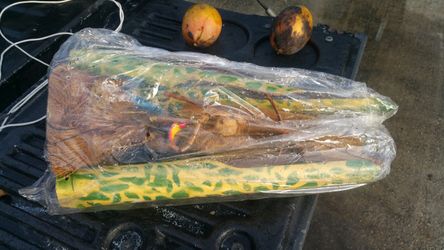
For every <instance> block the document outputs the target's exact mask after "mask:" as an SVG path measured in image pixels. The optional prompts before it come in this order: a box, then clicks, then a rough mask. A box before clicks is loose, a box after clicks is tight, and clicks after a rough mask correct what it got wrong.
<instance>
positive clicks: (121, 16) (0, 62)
mask: <svg viewBox="0 0 444 250" xmlns="http://www.w3.org/2000/svg"><path fill="white" fill-rule="evenodd" d="M70 1H72V0H61V1H21V2H16V3H13V4H10V5H8V6H6V7H5V8H3V10H2V11H1V12H0V21H1V18H2V16H3V14H4V12H5V11H6V10H7V9H9V8H11V7H14V6H16V5H20V4H29V3H43V4H60V3H67V2H70ZM109 1H111V2H113V3H114V4H115V5H116V6H117V8H118V9H119V19H120V23H119V26H117V28H116V29H115V31H116V32H120V31H121V30H122V26H123V22H124V20H125V13H124V12H123V8H122V5H121V4H120V3H119V2H117V1H116V0H109ZM61 35H73V33H71V32H58V33H54V34H51V35H47V36H43V37H38V38H29V39H25V40H21V41H18V42H12V41H11V40H9V39H8V38H7V37H6V36H5V35H4V34H3V32H2V30H1V28H0V36H1V37H2V38H3V39H5V41H6V42H8V43H9V44H10V45H9V46H8V47H7V48H6V49H5V50H3V52H2V53H1V54H0V79H1V77H2V72H1V71H2V66H3V58H4V55H5V53H6V52H7V51H9V50H10V49H11V48H12V47H15V48H17V49H19V50H20V51H21V52H23V53H24V54H25V55H27V56H28V57H30V58H31V59H34V60H35V61H37V62H39V63H41V64H43V65H45V66H47V67H51V66H50V65H49V64H48V63H45V62H43V61H42V60H40V59H38V58H36V57H34V56H33V55H31V54H29V53H28V52H26V51H25V50H24V49H22V48H21V47H20V46H18V45H19V44H22V43H27V42H34V41H41V40H45V39H48V38H51V37H55V36H61ZM46 85H48V80H45V81H43V82H42V83H41V84H39V85H38V86H37V87H36V88H35V89H33V90H32V91H31V92H29V93H28V94H27V95H26V96H25V97H24V98H23V99H21V100H20V101H18V102H17V103H16V104H15V105H14V106H13V107H12V108H11V109H10V110H9V111H8V113H7V115H6V117H5V119H4V120H3V122H2V124H1V125H0V132H1V131H2V130H3V129H5V128H10V127H19V126H27V125H30V124H34V123H37V122H40V121H42V120H44V119H45V118H46V115H44V116H42V117H40V118H38V119H36V120H34V121H29V122H22V123H13V124H8V125H6V122H7V121H8V119H9V115H11V114H13V113H15V112H16V111H17V110H19V109H20V108H21V107H22V106H23V105H25V104H26V103H27V102H28V101H29V100H30V99H31V98H32V97H33V96H34V95H35V94H36V93H38V92H39V91H40V90H41V89H43V88H44V87H45V86H46Z"/></svg>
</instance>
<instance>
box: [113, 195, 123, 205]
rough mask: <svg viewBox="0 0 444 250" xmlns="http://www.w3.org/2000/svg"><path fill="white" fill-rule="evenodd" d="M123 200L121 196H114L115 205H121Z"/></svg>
mask: <svg viewBox="0 0 444 250" xmlns="http://www.w3.org/2000/svg"><path fill="white" fill-rule="evenodd" d="M121 200H122V198H121V197H120V194H114V196H113V203H119V202H120V201H121Z"/></svg>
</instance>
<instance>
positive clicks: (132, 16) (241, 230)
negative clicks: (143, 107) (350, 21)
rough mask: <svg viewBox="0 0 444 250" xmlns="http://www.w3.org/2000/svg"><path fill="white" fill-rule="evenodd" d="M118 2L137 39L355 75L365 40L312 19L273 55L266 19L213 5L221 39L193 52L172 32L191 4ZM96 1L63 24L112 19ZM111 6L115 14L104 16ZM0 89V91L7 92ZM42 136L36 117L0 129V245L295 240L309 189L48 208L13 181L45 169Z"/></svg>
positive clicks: (250, 244)
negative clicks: (135, 205)
mask: <svg viewBox="0 0 444 250" xmlns="http://www.w3.org/2000/svg"><path fill="white" fill-rule="evenodd" d="M82 2H83V1H82ZM125 3H126V4H125V5H124V6H125V8H126V9H125V11H126V22H125V25H124V27H123V32H124V33H127V34H129V35H132V36H134V37H136V38H137V39H138V40H139V41H140V42H141V43H142V44H144V45H147V46H155V47H161V48H165V49H168V50H174V51H176V50H188V51H201V52H205V53H210V54H215V55H218V56H221V57H225V58H228V59H230V60H235V61H246V62H252V63H255V64H259V65H264V66H279V67H298V68H307V69H312V70H318V71H324V72H328V73H332V74H337V75H342V76H345V77H350V78H353V77H354V76H355V75H356V72H357V69H358V65H359V61H360V58H361V56H362V52H363V48H364V46H365V36H363V35H354V34H347V33H337V32H333V31H330V30H329V29H328V27H327V26H323V25H320V26H317V27H315V29H314V32H313V37H312V40H311V42H310V43H309V44H308V45H307V46H306V47H305V48H304V49H303V50H302V51H301V52H299V53H297V54H296V55H294V56H289V57H281V56H276V55H275V53H274V52H273V50H272V49H271V47H270V45H269V43H268V35H269V33H270V26H271V23H272V19H271V18H269V17H262V16H254V15H243V14H239V13H234V12H229V11H223V10H221V11H220V13H221V15H222V18H223V20H224V27H223V31H222V35H221V37H220V39H219V40H218V41H217V42H216V44H215V45H214V46H212V47H211V48H209V49H206V50H198V49H194V48H190V47H188V46H186V45H185V44H184V42H183V39H182V37H181V33H180V20H181V18H182V16H183V13H184V12H185V10H186V8H187V7H188V6H189V5H190V3H187V2H183V1H176V0H174V1H142V0H139V1H137V0H132V1H127V2H125ZM79 4H80V3H79ZM82 4H85V3H84V2H83V3H82ZM102 4H105V3H104V1H97V2H95V3H94V4H91V3H90V4H85V5H82V6H84V7H85V8H87V10H86V11H79V13H80V14H79V16H76V17H75V18H74V19H73V17H72V16H69V17H67V20H66V23H68V22H71V24H70V25H71V26H70V27H71V28H73V29H74V30H77V29H78V28H80V26H81V24H80V20H82V24H83V25H86V26H94V27H99V25H103V26H106V27H109V28H111V27H115V26H116V25H117V14H116V12H115V9H113V7H114V6H112V5H108V4H106V6H104V7H103V8H101V7H102ZM59 8H66V7H63V6H60V7H59ZM35 11H38V9H37V10H35ZM109 11H114V12H113V13H112V14H110V15H109V14H108V13H109ZM85 13H87V15H85ZM82 15H85V16H82ZM86 16H88V17H87V18H86ZM73 20H77V21H78V23H76V22H74V21H73ZM63 27H67V26H63ZM59 44H60V42H54V41H50V42H48V43H47V44H46V46H47V47H45V48H42V50H41V51H40V52H39V51H37V52H36V53H37V54H40V55H41V53H42V51H43V52H44V56H46V57H48V58H50V57H51V55H52V53H54V52H55V51H56V50H57V48H58V46H59ZM6 60H8V58H7V59H6ZM29 63H31V64H32V63H33V62H29V61H25V62H22V64H20V63H18V64H19V65H20V69H21V70H19V71H16V72H13V73H11V74H10V77H9V78H8V79H7V80H6V81H4V82H2V83H1V84H0V88H1V87H2V86H3V87H4V86H6V87H4V89H7V88H9V87H10V86H11V85H14V84H22V87H21V89H20V91H21V92H20V93H21V94H22V93H23V92H24V91H23V89H28V88H29V84H28V85H26V84H27V83H23V82H21V80H23V77H26V75H27V74H28V75H29V74H32V75H33V76H34V77H38V78H41V77H43V76H44V75H45V73H46V70H45V69H39V71H36V70H35V68H33V67H30V66H29ZM11 67H12V66H11ZM38 78H37V79H38ZM35 81H36V80H35ZM4 89H2V90H1V92H0V93H1V95H5V96H8V93H7V92H3V91H4ZM17 91H19V90H17ZM14 98H16V97H14ZM10 99H11V98H10ZM46 101H47V92H46V90H45V91H42V92H41V93H40V94H38V95H37V96H35V97H34V98H33V99H32V100H31V101H30V102H29V103H28V104H27V105H26V106H25V107H24V108H23V109H22V110H21V111H20V112H19V113H18V114H16V116H15V117H13V118H12V119H11V122H22V121H29V120H32V119H35V118H38V117H40V116H41V115H43V114H44V113H45V112H46ZM3 104H4V105H7V104H11V102H6V101H4V103H3ZM5 110H8V109H5ZM44 141H45V123H44V121H42V122H40V123H38V124H35V125H32V126H26V127H19V128H11V129H7V130H5V131H4V132H1V133H0V145H1V146H0V189H3V190H5V191H7V192H8V195H7V196H4V197H1V198H0V249H1V248H6V249H9V248H18V249H38V248H45V249H46V248H50V249H59V248H61V247H63V248H77V249H89V248H100V247H101V248H111V249H135V248H136V247H140V248H141V249H143V248H154V249H174V248H179V249H196V248H197V249H276V248H283V249H301V248H302V246H303V242H304V238H305V235H306V233H307V231H308V227H309V224H310V220H311V216H312V214H313V211H314V207H315V203H316V198H317V197H316V196H315V195H309V196H299V197H294V198H274V199H262V200H255V201H243V202H225V203H210V204H199V205H188V206H176V207H161V208H147V209H137V210H129V211H105V212H97V213H80V214H72V215H66V216H50V215H48V214H46V213H45V211H44V209H43V208H42V207H41V206H40V205H38V204H36V203H34V202H30V201H28V200H26V199H25V198H22V197H20V196H19V195H18V194H17V190H18V189H19V188H21V187H24V186H27V185H30V184H32V183H33V182H34V181H36V180H37V179H38V178H39V177H40V176H41V175H42V174H43V172H44V171H45V169H46V167H47V164H46V162H45V161H44V159H43V146H44Z"/></svg>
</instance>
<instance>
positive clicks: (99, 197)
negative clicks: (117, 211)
mask: <svg viewBox="0 0 444 250" xmlns="http://www.w3.org/2000/svg"><path fill="white" fill-rule="evenodd" d="M80 200H82V201H91V200H102V201H107V200H109V198H108V196H106V195H104V194H102V193H100V192H92V193H90V194H88V195H87V196H86V197H81V198H80Z"/></svg>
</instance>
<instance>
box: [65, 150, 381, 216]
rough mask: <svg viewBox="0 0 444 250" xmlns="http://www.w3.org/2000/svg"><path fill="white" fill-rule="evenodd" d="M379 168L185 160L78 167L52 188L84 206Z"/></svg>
mask: <svg viewBox="0 0 444 250" xmlns="http://www.w3.org/2000/svg"><path fill="white" fill-rule="evenodd" d="M380 172H381V167H380V166H379V165H377V164H375V163H373V162H372V161H368V160H347V161H332V162H325V163H300V164H292V165H274V166H264V167H248V168H239V167H233V166H230V165H227V164H224V163H222V162H219V161H214V160H202V159H199V160H183V161H172V162H161V163H146V164H137V165H116V166H105V167H103V168H100V169H98V168H95V169H93V168H85V169H80V170H79V171H77V172H76V173H74V174H72V175H71V176H70V177H69V178H68V179H62V178H61V179H58V180H57V182H56V193H57V198H58V201H59V204H60V206H61V207H62V208H88V207H95V206H106V205H120V204H125V203H140V202H155V201H168V200H169V201H174V200H180V199H188V198H209V197H221V196H233V195H247V194H258V193H264V192H276V193H279V192H282V191H292V190H301V189H307V188H320V187H329V186H340V185H353V184H362V183H368V182H372V181H375V180H376V179H377V178H378V176H379V175H380ZM204 200H205V199H203V201H204Z"/></svg>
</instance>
